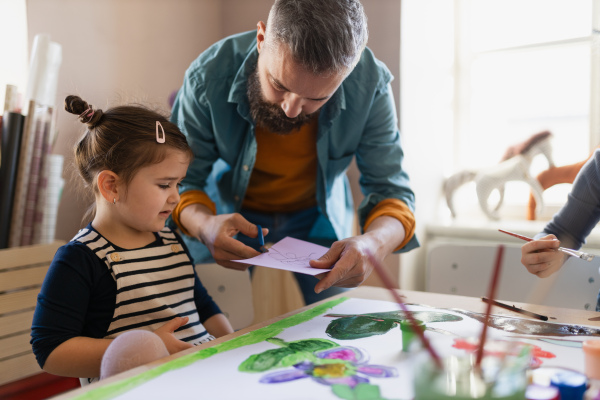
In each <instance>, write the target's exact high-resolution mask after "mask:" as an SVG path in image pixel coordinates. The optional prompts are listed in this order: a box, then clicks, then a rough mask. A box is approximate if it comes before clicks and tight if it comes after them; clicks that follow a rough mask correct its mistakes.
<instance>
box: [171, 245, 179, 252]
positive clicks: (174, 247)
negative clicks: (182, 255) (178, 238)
mask: <svg viewBox="0 0 600 400" xmlns="http://www.w3.org/2000/svg"><path fill="white" fill-rule="evenodd" d="M171 251H172V252H173V253H179V252H180V251H181V246H180V245H178V244H172V245H171Z"/></svg>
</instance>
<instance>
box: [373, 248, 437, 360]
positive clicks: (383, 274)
mask: <svg viewBox="0 0 600 400" xmlns="http://www.w3.org/2000/svg"><path fill="white" fill-rule="evenodd" d="M366 253H367V257H368V258H369V261H371V264H373V267H374V268H375V272H377V275H379V278H380V279H381V281H382V282H383V284H384V286H385V287H386V288H387V289H388V290H389V291H390V293H391V294H392V296H393V297H394V299H395V300H396V303H398V305H399V306H400V308H401V309H402V311H404V315H405V316H406V318H407V319H408V322H410V325H411V327H412V329H413V331H414V332H415V333H416V334H417V336H419V339H421V342H422V343H423V347H425V348H426V349H427V351H428V352H429V354H430V355H431V358H432V359H433V361H434V362H435V365H436V366H437V367H438V369H443V366H442V360H441V359H440V356H438V354H437V353H436V352H435V350H433V347H431V344H430V343H429V340H427V338H426V337H425V334H424V333H423V332H424V329H423V328H421V327H420V326H419V324H418V323H417V321H416V319H415V317H413V315H412V312H410V310H409V309H408V308H407V307H406V304H404V302H403V301H402V297H401V296H400V295H399V294H398V293H397V292H396V290H395V289H394V285H393V284H392V279H391V278H390V277H389V276H388V274H387V272H386V271H385V269H384V268H383V266H382V265H381V264H380V263H379V261H377V260H376V259H375V257H374V256H373V254H371V252H370V251H368V250H367V252H366Z"/></svg>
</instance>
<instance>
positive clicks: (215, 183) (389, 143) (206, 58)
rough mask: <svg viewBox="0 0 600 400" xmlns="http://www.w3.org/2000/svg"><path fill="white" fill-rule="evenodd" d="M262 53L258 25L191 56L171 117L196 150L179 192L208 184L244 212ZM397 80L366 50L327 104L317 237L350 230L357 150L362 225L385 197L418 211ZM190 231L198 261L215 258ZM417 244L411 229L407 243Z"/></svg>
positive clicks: (215, 196)
mask: <svg viewBox="0 0 600 400" xmlns="http://www.w3.org/2000/svg"><path fill="white" fill-rule="evenodd" d="M257 60H258V51H257V50H256V31H251V32H246V33H241V34H238V35H234V36H230V37H228V38H225V39H223V40H221V41H219V42H217V43H215V44H214V45H212V46H211V47H210V48H208V49H207V50H206V51H204V52H203V53H202V54H200V56H199V57H198V58H197V59H196V60H194V61H193V62H192V64H191V65H190V67H189V68H188V70H187V71H186V73H185V77H184V81H183V86H182V87H181V89H180V90H179V92H178V94H177V97H176V99H175V103H174V105H173V113H172V117H171V120H172V121H173V122H174V123H176V124H177V125H178V126H179V127H180V129H181V130H182V131H183V132H184V133H185V135H186V136H187V139H188V143H189V144H190V146H191V147H192V150H193V151H194V155H195V158H194V160H193V161H192V164H191V166H190V169H189V170H188V173H187V177H186V178H185V180H184V181H183V186H182V188H181V192H182V193H183V192H185V191H188V190H202V191H204V192H206V194H208V195H209V196H210V198H211V199H212V200H213V201H214V202H215V204H216V206H217V213H219V214H226V213H233V212H239V211H240V209H241V206H242V201H243V199H244V194H245V193H246V188H247V187H248V182H249V181H250V175H251V173H252V169H253V167H254V162H255V160H256V139H255V134H254V128H255V125H254V121H253V120H252V118H251V117H250V106H249V104H248V98H247V95H246V88H247V81H248V76H249V75H250V74H251V73H252V72H253V71H254V69H255V67H256V62H257ZM392 79H393V77H392V75H391V73H390V72H389V70H388V69H387V67H386V66H385V65H384V64H383V63H382V62H381V61H379V60H377V59H376V58H375V57H374V55H373V53H372V52H371V51H370V50H369V49H365V51H364V52H363V54H362V56H361V58H360V61H359V62H358V64H357V65H356V67H355V68H354V70H353V71H352V73H351V74H350V75H349V76H348V77H347V78H346V79H345V80H344V81H343V82H342V84H341V85H340V87H339V88H338V90H337V91H336V92H335V93H334V94H333V96H332V97H331V98H330V99H329V100H328V101H327V103H325V104H324V105H323V107H322V108H321V111H320V113H319V127H318V134H317V153H318V155H317V156H318V157H317V158H318V172H317V176H316V177H315V178H316V180H317V183H316V187H317V189H316V196H317V205H318V207H319V211H320V217H319V218H318V219H317V221H316V222H315V225H314V226H313V228H312V230H311V234H310V237H314V238H321V239H322V238H330V239H332V240H339V239H343V238H347V237H349V236H351V235H352V221H353V214H354V208H353V203H352V194H351V191H350V185H349V182H348V179H347V176H346V170H347V169H348V166H349V165H350V162H351V161H352V157H356V163H357V166H358V168H359V170H360V173H361V177H360V181H359V183H360V187H361V190H362V192H363V194H364V195H365V198H364V200H363V201H362V203H361V204H360V206H359V208H358V218H359V222H360V226H363V225H364V222H365V219H366V217H367V215H368V214H369V211H371V209H372V208H373V207H374V206H375V205H376V204H377V203H379V202H380V201H381V200H383V199H386V198H395V199H400V200H402V201H403V202H404V203H406V204H407V205H408V207H409V208H410V209H411V210H413V211H414V203H415V199H414V193H413V191H412V190H411V188H410V185H409V179H408V175H407V174H406V172H405V171H404V170H403V169H402V159H403V157H404V154H403V151H402V147H401V145H400V132H399V130H398V119H397V116H396V110H395V104H394V98H393V95H392V92H391V86H390V82H391V80H392ZM185 240H186V242H187V244H188V245H189V247H190V249H191V251H192V256H193V257H194V258H195V259H196V260H206V259H207V258H208V257H210V254H209V253H208V249H206V248H205V247H204V246H203V245H202V244H200V242H199V241H197V240H196V239H192V238H188V237H186V238H185ZM418 246H419V243H418V241H417V238H416V237H413V238H412V239H411V240H410V242H408V243H407V244H406V246H404V247H403V248H402V249H401V250H400V251H401V252H402V251H408V250H411V249H413V248H416V247H418Z"/></svg>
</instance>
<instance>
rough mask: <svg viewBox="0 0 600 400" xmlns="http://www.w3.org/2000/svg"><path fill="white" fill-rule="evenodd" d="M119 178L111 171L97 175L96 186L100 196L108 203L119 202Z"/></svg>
mask: <svg viewBox="0 0 600 400" xmlns="http://www.w3.org/2000/svg"><path fill="white" fill-rule="evenodd" d="M118 183H119V176H118V175H117V174H115V173H114V172H112V171H109V170H104V171H101V172H100V173H99V174H98V177H97V178H96V184H97V185H98V191H99V192H100V195H101V196H102V197H104V199H105V200H106V201H108V202H109V203H116V202H117V201H119V188H118Z"/></svg>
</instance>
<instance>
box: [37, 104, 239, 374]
mask: <svg viewBox="0 0 600 400" xmlns="http://www.w3.org/2000/svg"><path fill="white" fill-rule="evenodd" d="M65 110H67V111H68V112H70V113H72V114H76V115H78V116H79V119H80V121H81V122H83V123H84V124H87V127H88V129H87V131H86V132H85V134H84V135H83V137H82V138H81V139H80V140H79V142H78V143H77V145H76V146H75V163H76V165H77V168H78V171H79V174H80V175H81V177H82V178H83V180H84V182H85V184H86V186H88V187H89V188H90V189H91V190H92V191H93V194H94V197H95V202H94V204H93V206H92V208H91V209H90V211H89V212H88V214H90V216H91V217H93V220H92V222H91V223H90V224H88V225H87V226H86V227H85V228H84V229H82V230H80V231H79V233H78V234H77V235H76V236H75V237H74V238H73V239H72V240H71V242H69V243H68V244H66V245H64V246H62V247H61V248H60V249H58V251H57V253H56V255H55V257H54V259H53V261H52V264H51V265H50V269H49V270H48V273H47V275H46V278H45V280H44V283H43V285H42V289H41V292H40V294H39V296H38V302H37V307H36V309H35V314H34V317H33V324H32V329H31V344H32V347H33V351H34V353H35V356H36V358H37V361H38V363H39V364H40V366H41V367H42V368H43V369H44V370H45V371H47V372H49V373H52V374H55V375H63V376H72V377H80V378H89V379H85V380H84V379H82V383H84V384H85V383H86V382H91V381H92V380H96V379H97V378H98V377H99V378H104V377H107V376H110V375H112V374H114V373H118V372H121V371H124V370H126V369H129V368H132V367H134V366H137V365H141V364H144V363H147V362H150V361H153V360H155V359H158V358H161V357H164V356H167V355H169V354H173V353H175V352H178V351H181V350H183V349H186V348H189V347H192V346H193V345H196V344H200V343H204V342H207V341H209V340H212V339H214V337H219V336H222V335H225V334H228V333H231V332H233V329H232V328H231V325H230V323H229V321H228V320H227V318H226V317H225V316H224V315H223V314H222V313H221V311H220V309H219V307H218V306H217V305H216V304H215V303H214V301H213V300H212V298H211V297H210V296H209V295H208V293H207V291H206V289H205V288H204V287H203V286H202V284H201V283H200V280H199V279H198V276H197V275H196V272H195V270H194V263H193V262H192V260H191V258H190V255H189V252H188V250H187V248H186V247H185V246H184V244H183V242H182V241H181V239H180V237H179V235H178V234H177V233H176V232H174V231H173V230H171V229H170V228H168V227H165V221H166V220H167V218H168V217H169V215H170V214H171V212H172V211H173V208H174V207H175V205H176V204H177V202H178V201H179V192H178V186H179V183H180V182H181V180H182V179H183V178H184V177H185V174H186V171H187V168H188V165H189V163H190V161H191V160H192V151H191V149H190V147H189V146H188V144H187V142H186V139H185V136H184V135H183V134H182V133H181V132H180V131H179V129H178V128H177V127H176V126H175V125H174V124H172V123H170V122H169V121H168V120H167V119H166V118H165V117H164V116H162V115H159V114H157V113H155V112H153V111H150V110H148V109H145V108H143V107H139V106H120V107H114V108H111V109H109V110H107V111H106V112H103V111H102V110H100V109H94V108H93V107H92V106H91V105H89V104H88V103H86V102H85V101H83V100H82V99H80V98H79V97H77V96H68V97H67V98H66V99H65Z"/></svg>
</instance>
